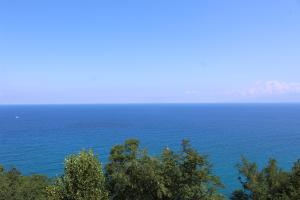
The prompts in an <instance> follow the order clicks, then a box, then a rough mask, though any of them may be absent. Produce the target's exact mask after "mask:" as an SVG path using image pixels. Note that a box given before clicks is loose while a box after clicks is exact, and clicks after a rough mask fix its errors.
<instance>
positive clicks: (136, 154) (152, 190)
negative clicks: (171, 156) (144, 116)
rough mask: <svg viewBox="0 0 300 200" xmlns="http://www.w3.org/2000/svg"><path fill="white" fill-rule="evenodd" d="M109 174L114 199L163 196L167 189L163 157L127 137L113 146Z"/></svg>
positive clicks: (143, 199) (149, 199) (146, 199)
mask: <svg viewBox="0 0 300 200" xmlns="http://www.w3.org/2000/svg"><path fill="white" fill-rule="evenodd" d="M109 161H110V162H109V163H108V164H107V165H106V177H107V180H108V186H109V189H110V192H111V195H112V199H113V200H159V199H162V197H163V196H164V194H165V193H166V188H165V186H164V184H163V179H162V177H161V176H160V173H159V169H160V168H159V160H158V159H156V158H153V157H150V156H149V155H148V154H147V152H146V151H145V150H141V149H140V148H139V142H138V141H137V140H134V139H132V140H127V141H126V142H125V144H123V145H116V146H114V147H113V148H112V150H111V153H110V158H109Z"/></svg>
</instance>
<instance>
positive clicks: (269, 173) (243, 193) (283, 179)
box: [231, 158, 290, 200]
mask: <svg viewBox="0 0 300 200" xmlns="http://www.w3.org/2000/svg"><path fill="white" fill-rule="evenodd" d="M238 168H239V173H240V174H241V176H240V177H239V181H240V183H241V185H242V187H243V190H237V191H235V192H234V193H233V194H232V197H231V199H235V200H238V199H240V200H242V199H252V200H276V199H278V200H279V199H281V200H283V199H290V198H289V196H288V194H287V185H288V183H289V174H288V173H287V172H284V171H283V170H282V169H280V168H279V167H278V166H277V163H276V160H274V159H271V160H269V163H268V164H267V166H266V167H264V168H263V169H262V170H258V167H257V165H256V163H251V162H249V161H248V160H246V159H245V158H242V163H241V164H239V165H238Z"/></svg>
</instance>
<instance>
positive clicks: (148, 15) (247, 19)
mask: <svg viewBox="0 0 300 200" xmlns="http://www.w3.org/2000/svg"><path fill="white" fill-rule="evenodd" d="M167 102H172V103H184V102H191V103H201V102H202V103H203V102H206V103H207V102H211V103H215V102H300V1H299V0H251V1H250V0H246V1H241V0H236V1H235V0H206V1H205V0H203V1H199V0H197V1H192V0H184V1H183V0H181V1H177V0H164V1H160V0H157V1H156V0H145V1H141V0H136V1H133V0H120V1H109V0H105V1H91V0H88V1H76V0H72V1H66V0H59V1H55V0H49V1H48V0H45V1H40V0H36V1H31V0H27V1H22V0H19V1H18V0H3V1H0V104H35V103H37V104H52V103H63V104H64V103H167Z"/></svg>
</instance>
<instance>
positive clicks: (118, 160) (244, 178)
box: [0, 139, 300, 200]
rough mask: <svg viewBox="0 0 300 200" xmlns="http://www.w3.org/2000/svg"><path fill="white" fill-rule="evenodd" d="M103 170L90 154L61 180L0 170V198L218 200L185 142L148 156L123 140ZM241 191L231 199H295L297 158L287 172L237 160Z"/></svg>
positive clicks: (77, 159) (70, 163)
mask: <svg viewBox="0 0 300 200" xmlns="http://www.w3.org/2000/svg"><path fill="white" fill-rule="evenodd" d="M104 169H105V171H104V172H103V168H102V165H101V163H100V162H99V160H98V156H96V155H94V153H93V152H92V151H81V152H80V153H79V154H76V155H71V156H69V157H68V158H66V160H65V168H64V173H63V175H62V176H61V177H58V178H55V179H52V180H50V179H49V178H47V177H46V176H41V175H30V176H23V175H22V174H21V173H20V172H19V171H17V170H16V169H15V168H12V169H10V170H5V169H4V168H3V167H2V166H0V200H40V199H43V200H44V199H46V200H221V199H226V198H225V197H224V196H223V195H222V194H221V193H220V192H219V189H220V188H222V187H223V185H222V183H221V182H220V180H219V178H218V177H216V176H215V175H213V173H212V171H211V164H210V163H209V162H208V159H207V157H206V156H203V155H201V154H199V153H198V152H197V151H196V150H195V149H194V148H192V147H191V145H190V144H189V142H188V141H186V140H184V141H183V142H182V145H181V149H180V151H178V152H174V151H172V150H170V149H169V148H166V149H164V150H163V151H162V152H161V154H160V155H158V156H156V157H155V156H150V155H149V154H148V153H147V151H146V150H145V149H141V148H140V145H139V141H138V140H133V139H132V140H127V141H125V143H124V144H121V145H116V146H114V147H113V148H112V150H111V152H110V157H109V161H108V163H107V164H106V166H105V168H104ZM238 170H239V172H240V175H241V176H240V177H238V179H239V181H240V183H241V189H237V190H236V191H234V192H233V193H232V195H231V197H230V199H232V200H299V199H300V160H299V161H297V162H296V163H295V164H294V166H293V168H292V169H291V171H284V170H282V169H280V168H279V167H278V166H277V163H276V160H274V159H272V160H270V161H269V163H268V164H267V166H265V167H264V168H263V169H261V170H259V169H258V167H257V165H256V164H255V163H251V162H249V161H248V160H246V159H245V158H242V161H241V163H240V164H239V165H238Z"/></svg>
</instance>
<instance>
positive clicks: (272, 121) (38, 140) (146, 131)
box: [0, 104, 300, 194]
mask: <svg viewBox="0 0 300 200" xmlns="http://www.w3.org/2000/svg"><path fill="white" fill-rule="evenodd" d="M128 138H138V139H139V140H141V143H142V145H143V146H144V147H146V148H148V149H149V152H150V153H151V154H156V153H159V152H160V150H161V149H162V148H163V147H166V146H168V147H170V148H174V149H178V148H179V147H180V142H181V140H182V139H183V138H186V139H189V140H191V143H192V145H193V146H194V147H195V148H197V149H198V150H199V152H201V153H204V154H208V155H209V159H210V160H211V162H212V163H213V165H214V171H215V173H216V174H217V175H219V176H220V177H221V179H222V181H223V183H224V184H226V186H227V187H226V189H225V191H224V192H225V193H226V194H228V193H229V192H230V191H232V190H233V189H234V188H235V187H238V186H239V184H238V181H237V170H236V168H235V165H236V164H237V162H238V161H239V159H240V156H241V155H245V156H246V157H247V158H249V159H251V160H253V161H256V162H258V163H259V165H260V166H262V165H263V164H265V163H266V161H267V159H268V158H269V157H274V158H276V159H278V161H279V164H280V166H281V167H283V168H285V169H289V168H290V167H291V165H292V163H293V162H294V161H295V160H296V159H298V158H300V104H269V105H267V104H189V105H187V104H186V105H185V104H181V105H179V104H178V105H176V104H173V105H159V104H157V105H49V106H38V105H34V106H0V163H1V164H4V165H5V166H6V167H11V166H16V167H17V168H19V169H20V170H22V172H24V173H25V174H32V173H43V174H47V175H49V176H56V175H59V174H60V173H61V172H62V170H63V161H64V157H65V156H66V155H68V154H70V153H74V152H78V151H80V150H81V149H83V148H85V149H87V148H93V149H94V151H95V152H96V153H98V154H99V157H100V159H101V161H102V162H104V163H105V162H106V160H107V157H108V154H109V150H110V148H111V146H112V145H114V144H117V143H122V142H123V141H124V140H125V139H128Z"/></svg>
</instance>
